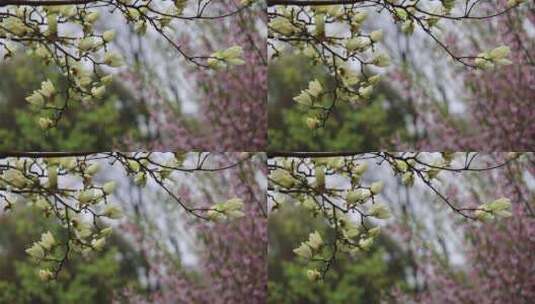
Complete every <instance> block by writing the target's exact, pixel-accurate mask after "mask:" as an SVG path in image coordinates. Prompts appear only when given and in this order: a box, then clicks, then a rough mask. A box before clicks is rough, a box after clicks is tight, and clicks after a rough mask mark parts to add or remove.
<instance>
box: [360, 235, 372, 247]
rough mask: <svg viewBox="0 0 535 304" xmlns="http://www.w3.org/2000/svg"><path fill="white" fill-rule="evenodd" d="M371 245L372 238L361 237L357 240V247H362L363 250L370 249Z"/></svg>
mask: <svg viewBox="0 0 535 304" xmlns="http://www.w3.org/2000/svg"><path fill="white" fill-rule="evenodd" d="M372 245H373V238H366V239H361V240H360V241H359V247H360V248H362V249H363V250H368V249H370V248H371V247H372Z"/></svg>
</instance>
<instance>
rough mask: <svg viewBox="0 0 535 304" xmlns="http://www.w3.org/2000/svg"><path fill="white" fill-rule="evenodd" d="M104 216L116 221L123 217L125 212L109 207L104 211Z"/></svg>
mask: <svg viewBox="0 0 535 304" xmlns="http://www.w3.org/2000/svg"><path fill="white" fill-rule="evenodd" d="M103 215H104V216H106V217H108V218H110V219H114V220H116V219H120V218H122V217H123V211H122V210H121V208H119V207H117V206H113V205H108V206H106V208H105V209H104V212H103Z"/></svg>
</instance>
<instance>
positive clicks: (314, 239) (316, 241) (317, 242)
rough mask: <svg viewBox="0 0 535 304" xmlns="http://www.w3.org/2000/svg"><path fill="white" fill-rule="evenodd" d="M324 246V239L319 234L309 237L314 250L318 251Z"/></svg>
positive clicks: (315, 232)
mask: <svg viewBox="0 0 535 304" xmlns="http://www.w3.org/2000/svg"><path fill="white" fill-rule="evenodd" d="M322 244H323V239H322V238H321V235H320V233H319V232H317V231H314V232H313V233H311V234H310V235H309V236H308V245H309V246H310V248H312V249H314V250H318V249H319V248H320V247H321V245H322Z"/></svg>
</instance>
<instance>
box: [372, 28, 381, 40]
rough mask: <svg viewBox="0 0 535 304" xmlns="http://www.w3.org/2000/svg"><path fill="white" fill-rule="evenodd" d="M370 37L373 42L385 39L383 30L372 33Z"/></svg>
mask: <svg viewBox="0 0 535 304" xmlns="http://www.w3.org/2000/svg"><path fill="white" fill-rule="evenodd" d="M370 39H371V40H372V41H373V42H379V41H381V40H383V30H377V31H373V32H371V33H370Z"/></svg>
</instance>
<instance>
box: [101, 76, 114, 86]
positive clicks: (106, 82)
mask: <svg viewBox="0 0 535 304" xmlns="http://www.w3.org/2000/svg"><path fill="white" fill-rule="evenodd" d="M112 81H113V76H112V75H106V76H104V77H102V78H100V83H102V84H103V85H105V86H107V85H110V84H111V82H112Z"/></svg>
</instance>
